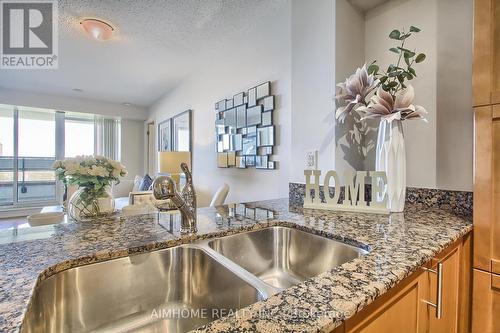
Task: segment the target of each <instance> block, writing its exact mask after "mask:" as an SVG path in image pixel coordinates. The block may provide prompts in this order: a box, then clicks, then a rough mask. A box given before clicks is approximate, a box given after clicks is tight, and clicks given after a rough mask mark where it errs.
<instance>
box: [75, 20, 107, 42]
mask: <svg viewBox="0 0 500 333" xmlns="http://www.w3.org/2000/svg"><path fill="white" fill-rule="evenodd" d="M80 24H81V25H82V27H83V30H85V32H86V33H87V34H88V35H89V36H90V37H92V38H94V39H95V40H99V41H104V40H108V39H111V37H113V31H114V30H115V29H113V27H112V26H111V24H109V23H107V22H104V21H102V20H98V19H84V20H83V21H81V22H80Z"/></svg>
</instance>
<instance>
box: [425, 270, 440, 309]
mask: <svg viewBox="0 0 500 333" xmlns="http://www.w3.org/2000/svg"><path fill="white" fill-rule="evenodd" d="M423 269H424V270H425V271H427V272H430V273H434V274H436V275H437V292H436V303H432V302H429V301H426V300H423V302H424V303H426V304H427V305H430V306H432V307H434V308H436V318H437V319H441V317H443V263H442V262H439V263H438V264H437V269H430V268H426V267H423Z"/></svg>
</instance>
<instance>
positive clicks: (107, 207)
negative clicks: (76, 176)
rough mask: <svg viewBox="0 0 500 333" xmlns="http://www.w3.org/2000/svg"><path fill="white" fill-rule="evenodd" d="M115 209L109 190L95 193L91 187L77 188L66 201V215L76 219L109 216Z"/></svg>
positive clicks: (85, 219)
mask: <svg viewBox="0 0 500 333" xmlns="http://www.w3.org/2000/svg"><path fill="white" fill-rule="evenodd" d="M114 211H115V201H114V200H113V197H112V195H111V191H110V190H109V189H106V190H105V191H102V192H100V193H97V194H96V193H95V191H93V190H92V189H91V188H88V187H82V188H80V189H78V190H77V191H76V192H75V193H74V194H73V195H72V196H71V198H70V199H69V201H68V215H69V216H70V217H71V218H72V219H74V220H76V221H80V222H83V221H91V220H96V219H102V218H106V217H109V216H110V215H111V214H112V213H113V212H114Z"/></svg>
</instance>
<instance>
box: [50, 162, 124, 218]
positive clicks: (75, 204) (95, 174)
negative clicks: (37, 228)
mask: <svg viewBox="0 0 500 333" xmlns="http://www.w3.org/2000/svg"><path fill="white" fill-rule="evenodd" d="M52 168H53V169H54V170H55V172H56V177H57V179H59V180H60V181H62V182H63V183H64V184H65V185H76V186H77V187H78V188H79V190H78V191H77V192H76V193H75V194H74V195H73V196H72V197H71V198H69V204H68V212H69V214H70V216H71V217H73V218H75V219H76V220H84V219H86V218H93V217H96V216H98V215H101V214H103V213H109V211H113V210H114V202H113V200H112V198H111V197H110V195H109V193H108V190H109V189H110V188H111V185H112V184H113V183H119V182H120V177H124V176H125V175H126V174H127V170H126V169H125V167H124V166H123V165H122V164H121V163H120V162H118V161H115V160H112V159H109V158H106V157H104V156H98V155H96V156H77V157H75V158H67V159H65V160H62V161H59V160H58V161H55V162H54V164H53V165H52Z"/></svg>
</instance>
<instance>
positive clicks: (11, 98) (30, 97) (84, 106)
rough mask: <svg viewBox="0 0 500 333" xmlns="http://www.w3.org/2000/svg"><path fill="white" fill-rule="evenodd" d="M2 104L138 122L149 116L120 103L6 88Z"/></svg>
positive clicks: (0, 93) (1, 94)
mask: <svg viewBox="0 0 500 333" xmlns="http://www.w3.org/2000/svg"><path fill="white" fill-rule="evenodd" d="M0 104H12V105H22V106H31V107H37V108H46V109H56V110H61V111H73V112H84V113H94V114H100V115H104V116H112V117H122V118H125V119H138V120H139V119H142V120H144V119H146V118H147V114H148V113H147V109H145V108H143V107H139V106H134V105H131V106H125V105H122V104H119V103H110V102H106V101H98V100H93V99H86V98H81V97H71V96H63V95H49V94H41V93H31V92H25V91H19V90H11V89H4V88H0Z"/></svg>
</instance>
